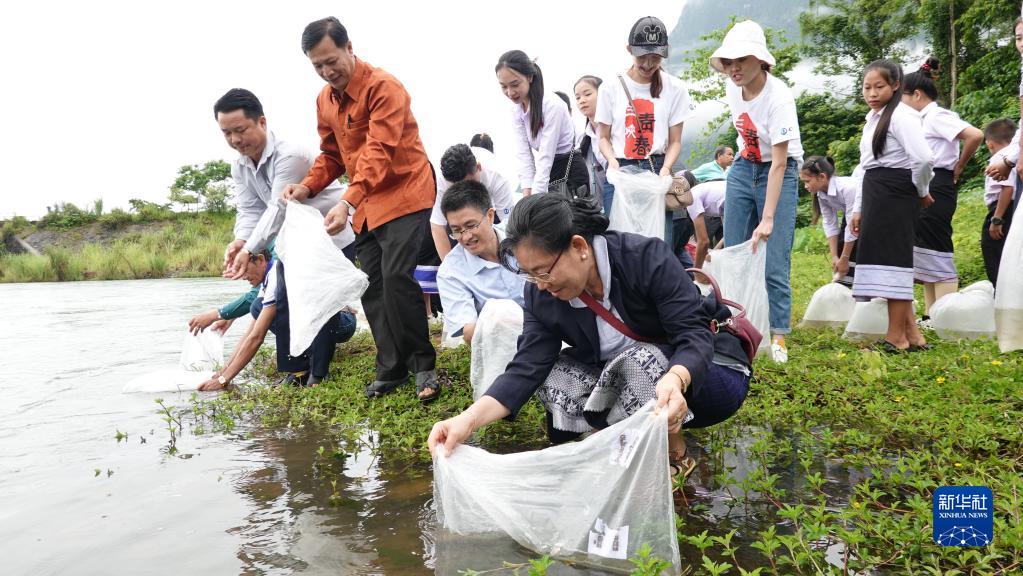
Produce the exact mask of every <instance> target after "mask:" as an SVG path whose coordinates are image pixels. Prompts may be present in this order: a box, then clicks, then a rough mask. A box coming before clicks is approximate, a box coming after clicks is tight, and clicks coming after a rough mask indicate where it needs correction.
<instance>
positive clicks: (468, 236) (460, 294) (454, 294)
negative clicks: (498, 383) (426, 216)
mask: <svg viewBox="0 0 1023 576" xmlns="http://www.w3.org/2000/svg"><path fill="white" fill-rule="evenodd" d="M441 210H442V211H443V214H444V216H445V217H446V218H447V222H448V225H449V226H450V228H451V238H452V239H455V240H457V241H458V245H456V246H455V247H454V249H452V250H451V252H450V253H449V254H448V257H447V258H445V259H444V262H442V263H441V265H440V270H438V271H437V287H438V290H439V291H440V299H441V303H442V304H443V306H444V328H445V331H446V332H447V333H448V334H449V335H451V336H459V335H461V336H462V338H463V339H464V340H465V341H466V342H467V343H469V344H471V345H472V361H471V365H470V376H469V380H470V382H472V385H473V391H474V394H475V395H476V396H477V397H479V395H481V394H483V392H484V391H485V390H486V388H487V387H489V386H490V384H491V383H492V382H493V380H494V378H496V377H497V376H498V375H499V374H500V373H501V372H503V371H504V368H505V366H507V364H508V362H509V361H510V360H511V359H512V356H514V355H515V350H516V345H515V343H516V341H517V339H518V335H519V334H520V333H521V332H522V306H523V304H524V303H525V301H524V299H523V296H522V292H523V288H524V286H525V280H524V279H523V277H522V276H519V275H518V274H514V273H512V272H511V271H510V270H508V269H506V268H505V267H504V266H502V264H501V261H500V257H499V255H498V254H499V246H500V243H501V240H502V239H503V237H504V235H503V232H502V231H501V230H500V229H499V228H498V227H495V226H494V208H493V207H492V202H491V199H490V194H489V193H488V192H487V188H486V186H484V185H483V183H481V182H477V181H475V180H463V181H461V182H458V183H456V184H454V185H452V186H451V188H449V189H448V190H447V192H446V193H445V194H444V200H443V202H442V203H441Z"/></svg>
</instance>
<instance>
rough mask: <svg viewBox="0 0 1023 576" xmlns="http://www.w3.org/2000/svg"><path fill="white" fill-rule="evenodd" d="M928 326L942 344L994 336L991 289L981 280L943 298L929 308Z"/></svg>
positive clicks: (993, 298) (993, 309)
mask: <svg viewBox="0 0 1023 576" xmlns="http://www.w3.org/2000/svg"><path fill="white" fill-rule="evenodd" d="M931 326H933V327H934V331H935V332H937V334H938V337H939V338H942V339H944V340H956V339H959V338H971V339H972V338H991V337H993V336H994V335H995V287H994V286H992V285H991V283H990V282H988V281H987V280H984V281H982V282H976V283H974V284H970V285H969V286H967V287H966V288H963V289H962V290H960V291H959V292H956V293H954V294H946V295H945V296H943V297H942V298H941V299H939V300H938V301H937V302H935V303H934V304H933V305H932V306H931Z"/></svg>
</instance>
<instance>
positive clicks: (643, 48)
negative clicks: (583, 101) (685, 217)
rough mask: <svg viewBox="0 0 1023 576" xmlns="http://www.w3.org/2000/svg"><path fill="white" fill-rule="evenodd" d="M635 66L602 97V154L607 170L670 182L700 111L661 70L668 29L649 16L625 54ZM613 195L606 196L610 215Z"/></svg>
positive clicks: (603, 90)
mask: <svg viewBox="0 0 1023 576" xmlns="http://www.w3.org/2000/svg"><path fill="white" fill-rule="evenodd" d="M626 49H627V50H628V51H629V54H631V55H632V66H630V67H629V69H628V70H626V71H625V73H624V74H619V75H618V78H617V79H616V80H612V81H609V82H605V83H603V84H602V85H601V86H600V90H599V93H598V95H597V114H596V122H597V126H598V128H599V133H600V152H601V154H603V155H604V157H605V158H607V168H608V170H617V169H619V168H621V167H622V166H629V165H638V166H641V167H643V168H646V169H648V170H650V171H651V172H655V173H658V174H660V175H662V176H671V173H672V172H671V167H672V165H673V164H674V163H675V161H676V160H678V155H679V153H680V152H681V151H682V124H683V123H684V122H685V121H686V120H688V119H689V118H690V117H691V116H692V114H693V110H694V109H695V107H694V106H693V103H692V100H690V98H689V91H688V90H686V88H685V86H684V85H683V84H682V81H681V80H679V79H678V78H675V77H674V76H672V75H671V74H668V73H667V72H665V71H664V70H662V69H661V64H662V63H663V62H664V59H665V58H667V57H668V29H667V27H665V25H664V22H661V21H660V20H659V19H657V18H655V17H653V16H645V17H643V18H640V19H639V20H637V21H636V23H635V24H633V25H632V30H631V31H630V32H629V44H628V46H627V48H626ZM613 201H614V194H613V192H612V194H610V195H605V205H604V209H605V210H606V211H607V212H608V213H610V211H611V203H612V202H613ZM671 228H672V226H671V213H670V212H669V213H666V217H665V241H666V242H667V243H668V245H671Z"/></svg>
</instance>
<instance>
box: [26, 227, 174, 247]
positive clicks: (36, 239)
mask: <svg viewBox="0 0 1023 576" xmlns="http://www.w3.org/2000/svg"><path fill="white" fill-rule="evenodd" d="M171 225H173V223H170V222H143V223H137V224H128V225H125V226H122V227H120V228H117V229H113V230H111V229H109V228H105V227H103V226H102V225H100V224H99V223H94V224H89V225H88V226H80V227H77V228H73V229H71V230H49V229H44V230H35V231H32V232H30V233H28V234H26V235H23V236H22V237H21V239H22V240H23V241H24V242H25V243H27V244H28V245H29V246H32V247H33V248H35V249H36V250H38V251H39V252H45V251H46V249H47V248H51V247H56V248H64V249H66V250H70V251H77V250H79V249H81V248H82V247H83V246H85V245H87V244H99V245H101V246H110V245H112V244H113V243H114V242H116V241H117V240H119V239H121V238H124V237H129V236H136V235H141V234H145V233H147V232H155V231H157V230H160V229H161V228H164V227H166V226H171Z"/></svg>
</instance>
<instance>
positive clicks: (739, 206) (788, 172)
mask: <svg viewBox="0 0 1023 576" xmlns="http://www.w3.org/2000/svg"><path fill="white" fill-rule="evenodd" d="M770 170H771V163H770V162H761V163H757V162H750V161H749V160H746V159H745V158H736V159H735V163H734V164H732V168H731V170H729V171H728V181H727V182H728V183H727V189H726V190H727V192H726V193H725V246H735V245H736V244H742V243H743V242H745V241H747V240H749V239H750V236H752V235H753V231H754V230H756V228H757V226H759V225H760V219H761V218H762V217H763V215H764V200H765V198H766V196H767V174H768V172H769V171H770ZM796 178H797V174H796V161H795V160H793V159H792V158H789V159H788V162H787V163H786V165H785V178H784V180H782V185H781V195H780V196H779V197H778V206H777V207H776V208H775V211H774V230H773V231H772V232H771V236H770V238H769V239H768V241H767V278H766V280H767V300H768V304H769V308H770V313H769V316H770V319H771V332H772V333H773V334H788V333H789V332H790V328H789V326H790V321H791V318H790V317H791V315H792V288H791V286H790V284H789V280H790V275H791V271H792V238H793V236H794V235H795V228H796V201H797V200H798V196H799V193H798V192H797V190H796Z"/></svg>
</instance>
